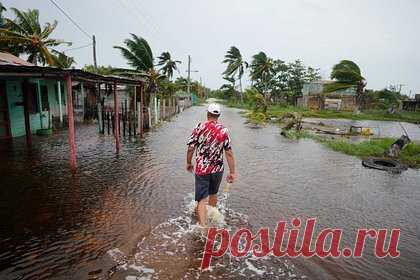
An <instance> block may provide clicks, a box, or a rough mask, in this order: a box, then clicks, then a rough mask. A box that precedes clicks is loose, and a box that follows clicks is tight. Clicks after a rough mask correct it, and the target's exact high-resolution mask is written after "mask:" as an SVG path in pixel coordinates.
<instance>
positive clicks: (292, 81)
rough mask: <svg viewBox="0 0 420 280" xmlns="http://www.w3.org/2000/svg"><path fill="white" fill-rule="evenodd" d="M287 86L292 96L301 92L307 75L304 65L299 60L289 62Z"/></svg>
mask: <svg viewBox="0 0 420 280" xmlns="http://www.w3.org/2000/svg"><path fill="white" fill-rule="evenodd" d="M288 67H289V88H290V90H291V91H292V94H293V96H299V95H301V94H302V88H303V84H304V82H305V78H306V75H307V72H306V67H305V65H304V64H303V63H302V61H300V60H296V61H294V62H291V63H289V65H288Z"/></svg>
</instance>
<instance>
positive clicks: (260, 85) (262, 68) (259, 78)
mask: <svg viewBox="0 0 420 280" xmlns="http://www.w3.org/2000/svg"><path fill="white" fill-rule="evenodd" d="M250 68H251V73H250V76H251V80H252V81H253V82H254V86H255V87H256V88H257V89H258V90H259V91H260V92H262V94H263V95H264V96H265V98H266V99H267V100H268V99H269V98H270V86H271V85H272V82H273V77H274V60H273V59H272V58H271V57H268V56H267V55H266V54H265V53H264V52H259V53H258V54H256V55H254V56H253V57H252V62H251V65H250Z"/></svg>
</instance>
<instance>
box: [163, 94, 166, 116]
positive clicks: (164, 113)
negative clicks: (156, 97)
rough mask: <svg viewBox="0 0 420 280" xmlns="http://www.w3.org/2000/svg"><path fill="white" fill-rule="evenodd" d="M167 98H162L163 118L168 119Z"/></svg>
mask: <svg viewBox="0 0 420 280" xmlns="http://www.w3.org/2000/svg"><path fill="white" fill-rule="evenodd" d="M165 107H166V99H165V98H162V108H163V118H162V119H163V120H165V119H166V108H165Z"/></svg>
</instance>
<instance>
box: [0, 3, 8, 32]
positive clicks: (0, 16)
mask: <svg viewBox="0 0 420 280" xmlns="http://www.w3.org/2000/svg"><path fill="white" fill-rule="evenodd" d="M4 11H7V9H6V7H4V6H3V4H2V3H0V28H3V24H4V18H3V12H4Z"/></svg>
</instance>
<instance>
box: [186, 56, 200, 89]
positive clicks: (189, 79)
mask: <svg viewBox="0 0 420 280" xmlns="http://www.w3.org/2000/svg"><path fill="white" fill-rule="evenodd" d="M187 72H188V78H187V82H188V84H187V92H188V93H190V91H191V90H190V88H191V72H198V71H197V70H191V56H190V55H188V70H187Z"/></svg>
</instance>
